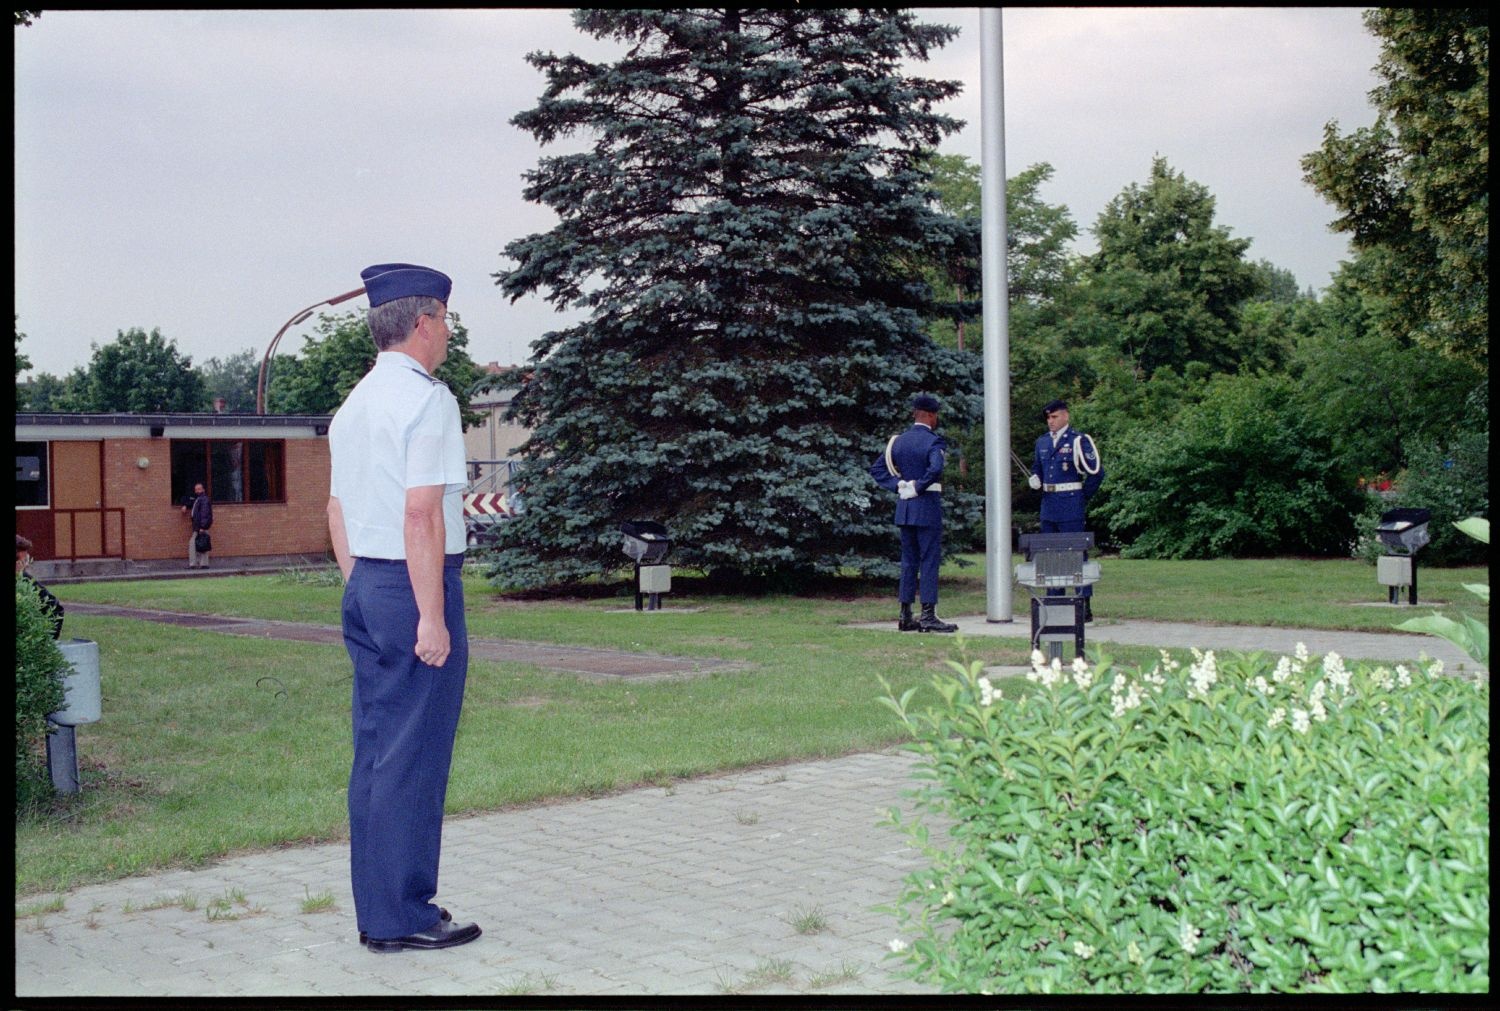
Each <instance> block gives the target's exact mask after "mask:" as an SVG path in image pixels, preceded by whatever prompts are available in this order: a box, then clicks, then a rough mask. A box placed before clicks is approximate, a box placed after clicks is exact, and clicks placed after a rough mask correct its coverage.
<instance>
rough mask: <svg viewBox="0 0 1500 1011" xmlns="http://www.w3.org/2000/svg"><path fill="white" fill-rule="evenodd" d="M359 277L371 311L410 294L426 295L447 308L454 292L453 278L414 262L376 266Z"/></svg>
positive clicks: (361, 273) (364, 271)
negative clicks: (449, 298)
mask: <svg viewBox="0 0 1500 1011" xmlns="http://www.w3.org/2000/svg"><path fill="white" fill-rule="evenodd" d="M359 278H360V280H361V281H364V282H365V294H366V295H368V296H369V298H370V308H372V309H373V308H375V307H376V306H377V305H384V304H385V303H386V302H391V301H394V300H396V299H398V298H406V297H408V296H410V295H426V296H427V297H429V298H435V299H437V300H438V301H439V302H442V303H443V304H444V305H446V304H447V303H448V294H449V292H451V291H452V290H453V279H452V278H451V277H449V276H448V275H447V274H444V273H442V272H441V271H437V270H433V269H432V268H431V267H419V266H417V265H416V264H415V263H377V264H375V265H374V266H371V267H366V268H365V269H364V270H361V271H360V272H359Z"/></svg>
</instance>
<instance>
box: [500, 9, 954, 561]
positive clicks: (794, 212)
mask: <svg viewBox="0 0 1500 1011" xmlns="http://www.w3.org/2000/svg"><path fill="white" fill-rule="evenodd" d="M574 23H575V25H577V27H578V28H579V29H581V30H582V31H584V32H587V33H589V34H590V35H593V36H595V37H599V38H610V39H614V40H617V41H619V42H621V43H623V44H624V45H625V47H626V52H625V54H624V56H623V57H622V58H620V59H619V60H618V61H616V62H612V63H591V62H588V61H586V60H583V59H580V58H578V57H576V56H571V55H568V56H556V55H553V54H539V53H538V54H532V55H531V56H529V57H528V59H529V61H530V62H531V63H532V64H533V65H534V66H536V67H537V68H538V69H540V70H541V71H542V72H543V73H544V74H545V75H546V79H547V86H546V90H545V92H544V93H543V95H542V98H541V100H540V101H539V103H538V104H537V106H536V107H535V108H534V109H531V110H529V111H527V112H523V113H521V114H519V115H518V116H516V117H515V119H514V121H513V122H514V123H515V124H516V125H517V126H519V127H521V128H522V129H524V130H527V131H528V132H530V133H531V134H533V135H534V136H535V137H536V138H537V139H538V140H539V141H541V142H542V143H543V144H548V143H551V142H553V141H555V140H557V139H558V138H560V137H565V136H570V135H581V136H585V137H588V138H590V139H592V141H593V143H592V146H591V147H589V148H588V149H587V150H585V151H582V152H580V153H577V154H564V155H557V156H552V157H544V158H542V159H541V160H540V161H539V163H538V166H537V167H536V169H534V170H533V171H531V172H529V173H528V174H527V177H526V178H527V184H528V185H527V188H526V191H525V194H526V197H527V199H528V200H532V201H537V202H540V203H544V204H546V205H547V206H549V207H551V208H552V209H553V210H554V211H555V212H556V213H557V216H558V218H559V221H558V224H557V226H556V227H555V228H553V229H552V230H551V231H548V232H545V233H542V234H536V235H530V236H527V237H525V238H522V239H518V240H516V241H514V242H512V243H510V244H509V245H508V246H507V247H506V249H505V254H506V255H507V256H508V257H509V258H511V259H512V260H514V261H515V262H516V264H517V265H516V266H515V267H514V268H512V269H508V270H504V271H501V272H500V273H498V274H496V275H495V276H496V278H497V282H498V283H499V285H500V286H501V287H502V289H503V290H504V292H505V293H506V294H507V295H508V296H510V297H511V298H512V300H514V299H516V298H519V297H520V296H522V295H524V294H527V293H531V292H541V293H544V295H545V297H546V298H547V299H548V301H550V302H552V303H554V304H555V305H557V306H558V308H559V309H562V308H566V307H569V306H576V307H586V308H587V309H588V310H589V316H588V318H587V319H586V321H584V322H582V323H580V324H578V325H576V326H573V327H570V328H568V329H564V330H559V331H554V332H551V333H547V334H545V335H544V336H543V337H542V338H540V339H539V340H538V341H537V342H535V343H534V344H533V345H532V347H533V352H534V353H533V357H532V360H531V361H530V362H529V363H528V364H527V366H526V368H525V369H524V370H523V372H524V374H523V375H522V376H521V377H520V383H519V392H518V394H517V395H516V397H515V400H514V403H513V406H512V409H511V414H510V416H511V417H512V418H515V419H519V420H520V421H522V422H523V423H525V424H527V425H528V426H530V427H531V428H532V430H533V431H532V435H531V438H530V440H529V441H528V442H527V443H526V444H525V446H523V447H522V449H521V450H520V455H521V456H522V459H523V463H522V467H521V470H520V472H519V474H518V477H517V481H518V484H519V485H520V487H521V488H523V489H524V492H525V505H526V513H525V515H524V517H522V518H520V519H518V520H517V521H515V522H513V523H510V524H507V527H506V530H505V535H504V538H503V540H502V542H501V545H500V550H499V553H498V555H497V561H496V565H495V568H494V569H493V570H492V575H493V576H494V577H495V578H496V581H497V582H499V583H501V584H503V585H507V586H515V587H525V586H539V585H550V584H557V583H561V582H566V581H570V580H573V579H577V578H580V577H585V576H589V575H593V574H599V573H604V572H608V571H611V570H614V569H617V568H618V567H619V566H620V565H621V564H623V563H624V562H625V558H624V556H623V554H622V553H621V535H620V533H619V525H620V523H621V522H623V521H626V520H638V519H652V520H658V521H660V522H663V523H665V524H666V525H667V527H668V528H669V529H670V530H671V532H672V536H673V541H674V547H673V553H672V560H673V561H674V562H675V563H676V564H679V565H685V566H689V567H696V568H701V569H703V570H706V571H709V572H712V573H715V574H729V575H735V576H741V577H749V578H752V579H771V578H774V579H788V578H795V577H797V576H801V575H805V574H809V573H834V572H838V571H840V570H843V569H846V568H849V569H854V570H856V571H860V572H864V573H867V574H887V573H891V572H893V571H894V561H893V560H894V556H895V554H896V548H895V540H894V536H893V533H892V528H891V525H890V524H891V512H892V504H891V502H890V501H888V496H886V495H885V494H884V493H883V492H881V491H880V490H879V489H878V488H877V487H876V486H875V484H874V482H873V481H871V479H870V477H869V475H868V472H867V468H868V465H869V461H870V460H871V459H873V457H874V454H875V453H877V452H878V451H879V450H880V448H881V447H882V446H883V445H884V443H885V439H886V438H887V437H888V436H889V435H891V434H893V433H894V432H896V431H899V430H900V429H901V428H903V427H905V425H906V424H908V423H909V421H910V414H909V412H908V409H907V405H908V401H909V399H910V397H911V396H912V395H913V394H914V393H916V392H919V391H927V392H931V393H934V394H936V395H938V396H939V397H940V398H941V399H942V400H943V402H944V408H945V409H944V415H943V420H944V422H945V424H946V425H952V426H955V427H957V426H961V425H964V424H966V423H969V422H971V421H972V420H973V419H974V418H975V417H976V416H977V413H978V411H979V410H980V396H979V382H978V362H977V359H976V358H975V357H974V356H973V355H972V354H966V353H963V352H958V351H954V350H948V349H943V348H939V347H937V346H935V345H934V344H933V342H932V341H931V339H930V338H928V337H927V336H926V335H925V334H924V332H923V330H922V323H923V318H924V312H926V311H927V310H928V308H929V306H930V301H931V298H932V294H931V292H930V290H929V289H928V287H927V286H926V285H925V284H924V283H923V282H922V280H921V266H922V264H924V263H926V262H930V259H931V257H933V256H941V255H942V254H943V251H944V250H945V249H948V248H950V247H951V246H952V245H953V244H954V243H956V242H960V241H961V239H962V234H963V228H962V226H961V225H960V224H959V223H958V222H956V221H955V220H954V219H952V218H950V217H948V216H946V215H944V214H942V213H941V212H940V211H938V210H936V209H935V202H934V200H933V194H932V193H931V191H930V187H929V182H930V176H929V170H928V169H927V168H926V167H925V165H926V156H927V155H928V154H929V153H930V152H931V151H932V150H933V149H934V148H935V146H936V145H937V143H938V142H939V140H940V139H941V138H942V137H943V136H944V135H946V134H948V133H950V132H952V131H953V130H955V129H957V127H958V126H959V125H960V124H959V123H958V122H957V121H956V120H953V119H951V118H950V117H947V116H943V115H940V114H938V113H937V112H935V111H934V107H935V106H936V105H937V104H938V103H939V102H941V101H943V100H944V99H947V98H949V97H950V96H952V95H954V94H955V93H956V92H957V91H958V89H959V85H958V84H957V83H956V82H944V81H934V80H926V79H922V78H917V77H912V76H907V75H905V74H904V73H903V71H902V62H903V60H906V59H916V60H925V59H926V58H927V57H928V54H929V52H930V51H931V50H932V49H935V48H937V47H939V46H942V45H943V44H945V43H946V42H947V41H948V40H949V39H951V38H952V37H953V35H954V34H956V29H953V28H949V27H945V26H936V25H924V24H919V23H917V22H916V20H915V19H914V17H913V16H912V15H911V14H909V13H905V12H896V11H884V10H880V11H875V10H859V11H856V10H824V11H806V10H795V9H793V10H781V9H769V10H766V9H718V8H716V9H700V10H646V11H626V10H618V11H616V10H582V11H578V12H576V13H575V14H574ZM948 507H949V513H950V516H952V517H953V518H954V519H953V523H952V524H951V525H950V530H953V528H954V527H958V528H959V529H958V530H955V531H954V533H953V534H950V537H949V544H950V546H951V545H952V544H954V543H955V542H960V541H961V540H962V533H961V528H962V526H963V525H964V523H965V521H967V522H968V523H970V524H973V523H975V522H976V521H977V515H978V503H977V501H976V500H975V499H974V498H973V497H972V496H970V497H966V498H965V499H963V500H960V501H950V502H949V503H948ZM955 535H956V536H955Z"/></svg>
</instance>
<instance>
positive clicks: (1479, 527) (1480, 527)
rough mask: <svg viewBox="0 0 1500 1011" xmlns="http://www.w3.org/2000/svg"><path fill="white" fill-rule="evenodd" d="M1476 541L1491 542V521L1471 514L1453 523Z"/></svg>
mask: <svg viewBox="0 0 1500 1011" xmlns="http://www.w3.org/2000/svg"><path fill="white" fill-rule="evenodd" d="M1453 525H1454V526H1456V527H1458V529H1460V530H1462V531H1463V532H1464V533H1466V534H1468V535H1469V536H1470V537H1472V538H1474V539H1475V540H1476V541H1483V542H1484V543H1485V544H1488V543H1489V542H1490V521H1489V520H1487V519H1484V518H1483V517H1480V516H1470V517H1469V518H1468V519H1463V520H1459V521H1458V522H1457V523H1455V524H1453Z"/></svg>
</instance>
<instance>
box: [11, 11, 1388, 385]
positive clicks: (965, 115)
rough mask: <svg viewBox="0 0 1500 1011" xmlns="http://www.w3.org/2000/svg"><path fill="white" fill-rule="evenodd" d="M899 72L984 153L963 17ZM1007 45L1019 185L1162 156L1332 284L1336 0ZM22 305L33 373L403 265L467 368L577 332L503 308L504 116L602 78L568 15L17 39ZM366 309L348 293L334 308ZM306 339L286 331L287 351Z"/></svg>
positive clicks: (1345, 48) (207, 336) (1117, 15)
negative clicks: (925, 58) (556, 77)
mask: <svg viewBox="0 0 1500 1011" xmlns="http://www.w3.org/2000/svg"><path fill="white" fill-rule="evenodd" d="M920 16H921V17H922V18H923V19H924V20H928V21H934V22H940V23H945V24H951V25H955V26H957V27H959V28H960V29H962V33H961V34H960V35H959V37H958V38H957V39H955V40H954V42H952V43H951V44H950V45H949V46H947V47H946V48H944V49H942V50H939V51H938V53H937V54H936V56H935V58H934V59H933V60H931V61H930V62H929V63H928V64H926V65H925V66H923V67H920V68H918V72H919V73H921V74H923V75H924V76H931V77H941V78H951V79H957V80H960V81H962V82H964V85H965V91H964V94H963V95H962V96H961V97H959V98H958V99H956V100H954V101H953V102H951V103H949V106H948V108H947V109H946V110H945V111H947V112H949V114H951V115H954V116H956V117H958V118H960V119H963V120H965V121H966V122H967V125H966V126H965V128H964V130H963V131H962V132H961V133H958V134H955V135H953V136H952V137H950V138H949V139H948V141H947V142H946V143H945V144H944V145H943V146H942V150H943V151H944V152H946V153H956V154H963V155H967V156H968V157H970V158H972V159H974V160H976V161H977V160H978V159H979V154H980V127H981V124H980V116H979V99H980V94H979V79H980V57H979V38H978V36H979V21H980V17H979V10H978V8H927V9H924V10H922V11H921V14H920ZM1003 25H1004V54H1005V56H1004V60H1005V112H1006V122H1005V144H1006V161H1007V168H1008V170H1009V171H1010V172H1011V173H1015V172H1019V171H1020V170H1022V169H1024V168H1026V167H1028V166H1030V165H1033V164H1036V163H1037V162H1042V161H1045V162H1049V163H1050V164H1051V165H1052V166H1053V167H1054V169H1055V170H1056V174H1055V175H1054V177H1053V179H1052V182H1051V183H1050V184H1048V185H1047V186H1046V187H1044V188H1043V190H1042V197H1043V199H1045V200H1046V201H1047V202H1049V203H1053V204H1064V205H1066V206H1067V207H1068V208H1069V209H1070V210H1071V212H1072V214H1073V218H1074V220H1075V221H1076V222H1077V224H1078V226H1079V230H1080V232H1081V233H1082V235H1081V236H1080V240H1079V243H1078V251H1079V252H1089V251H1091V250H1092V248H1093V242H1092V236H1091V235H1090V234H1089V230H1090V229H1091V227H1092V226H1093V224H1094V222H1095V220H1096V219H1097V217H1098V215H1099V213H1100V211H1101V210H1103V208H1104V205H1105V204H1106V203H1107V202H1108V201H1109V200H1110V199H1112V198H1113V197H1114V196H1116V195H1117V194H1119V193H1120V191H1121V190H1123V189H1124V188H1125V187H1126V186H1128V185H1130V184H1131V183H1139V182H1143V181H1144V180H1145V179H1146V178H1147V177H1148V175H1149V173H1150V168H1151V160H1152V157H1153V156H1154V155H1158V154H1159V155H1161V156H1163V157H1165V158H1166V159H1167V160H1168V162H1169V163H1170V164H1171V166H1172V167H1173V168H1174V169H1176V170H1179V171H1181V172H1183V173H1185V174H1186V175H1187V177H1188V178H1189V179H1191V180H1193V181H1195V182H1199V183H1203V184H1204V185H1206V186H1207V187H1208V188H1209V190H1210V192H1212V193H1213V195H1214V196H1215V197H1216V198H1217V217H1216V221H1217V223H1218V224H1220V225H1223V226H1226V227H1228V228H1229V229H1230V230H1231V233H1232V234H1233V235H1235V236H1237V237H1241V238H1249V239H1251V240H1253V241H1252V245H1251V247H1250V250H1249V253H1248V256H1249V257H1250V258H1251V259H1253V260H1260V259H1265V260H1269V261H1271V262H1272V263H1274V264H1276V265H1277V266H1279V267H1282V268H1285V269H1287V270H1290V271H1292V273H1293V274H1295V275H1296V278H1297V281H1298V284H1299V285H1300V286H1301V287H1303V288H1307V287H1309V286H1311V287H1313V288H1316V289H1322V288H1323V287H1325V286H1326V285H1327V283H1328V280H1329V276H1330V275H1331V274H1332V272H1333V271H1334V270H1336V269H1337V267H1338V263H1339V261H1340V260H1343V259H1347V258H1348V256H1349V250H1348V244H1347V242H1346V241H1345V239H1344V238H1343V237H1342V236H1340V235H1335V234H1334V233H1332V232H1331V231H1329V229H1328V222H1329V221H1330V220H1331V219H1332V218H1333V216H1334V213H1333V210H1332V209H1331V208H1330V207H1329V206H1328V205H1327V204H1326V203H1325V202H1324V201H1323V200H1322V199H1321V198H1319V197H1318V196H1317V194H1316V193H1314V192H1313V190H1312V189H1311V187H1309V186H1308V185H1307V184H1306V183H1304V182H1303V181H1302V170H1301V168H1300V167H1299V164H1298V163H1299V161H1300V159H1301V157H1302V156H1303V155H1304V154H1306V153H1308V152H1309V151H1312V150H1314V149H1315V148H1317V147H1318V146H1319V145H1320V144H1321V142H1322V130H1323V125H1324V124H1325V123H1326V122H1328V121H1329V120H1331V119H1336V120H1338V121H1339V124H1340V127H1341V128H1342V129H1343V130H1344V131H1346V132H1347V131H1349V130H1352V129H1354V128H1356V127H1361V126H1366V125H1368V124H1370V123H1371V122H1373V121H1374V111H1373V109H1372V108H1371V106H1370V104H1369V99H1368V93H1369V91H1370V89H1371V88H1372V87H1374V86H1375V84H1376V78H1375V76H1374V74H1373V72H1372V68H1373V66H1374V65H1375V61H1376V59H1377V56H1378V46H1377V44H1376V42H1375V40H1374V39H1373V38H1372V37H1371V36H1370V35H1369V33H1368V32H1366V31H1365V29H1364V26H1363V24H1362V22H1361V20H1360V11H1359V9H1356V8H1277V9H1269V8H1204V9H1197V8H1176V9H1173V8H1160V7H1153V8H1100V9H1090V8H1023V9H1011V10H1006V11H1005V13H1004V16H1003ZM14 31H15V54H16V64H15V113H16V115H15V165H16V205H15V206H16V214H15V223H16V224H15V227H16V236H15V251H16V312H17V313H18V314H19V317H20V318H19V322H18V326H19V329H20V330H21V331H22V332H23V333H25V334H26V335H27V339H26V340H25V341H24V342H23V343H22V344H21V351H22V353H23V354H25V355H27V356H28V357H29V358H30V359H31V361H32V363H33V366H34V369H33V373H32V374H35V372H51V373H54V374H58V375H62V374H65V373H66V372H68V371H70V370H71V369H72V368H73V367H75V366H78V365H85V364H87V362H88V359H89V354H90V349H89V345H90V343H91V342H93V343H98V344H101V345H102V344H107V343H109V342H110V341H112V340H114V339H115V336H116V334H117V332H118V331H120V330H124V329H128V328H130V327H141V328H143V329H146V330H150V329H151V328H153V327H160V328H161V331H162V333H163V334H164V335H165V336H166V337H168V338H172V339H174V340H176V342H177V346H178V348H179V349H181V351H182V352H183V353H184V354H187V355H190V356H191V357H192V359H193V361H194V362H195V363H198V364H201V363H202V362H204V361H206V360H207V359H209V358H211V357H215V356H219V357H223V356H227V355H230V354H234V353H237V352H240V351H244V350H246V349H254V350H255V352H256V354H257V355H259V354H261V353H262V352H263V351H264V350H265V347H266V345H267V344H268V343H269V341H270V340H271V338H272V337H273V336H274V335H275V333H276V331H277V330H278V329H279V328H280V327H281V325H282V324H283V323H285V322H286V321H287V319H289V318H290V317H291V316H292V315H293V314H295V313H296V312H297V311H298V310H299V309H302V308H303V307H305V306H308V305H310V304H312V303H314V302H317V301H318V300H319V299H325V298H330V297H333V296H335V295H337V294H340V293H342V292H345V291H348V290H350V289H352V288H356V287H358V286H359V271H360V269H361V268H362V267H364V266H366V265H368V264H371V263H377V262H382V261H392V260H403V261H409V262H416V263H424V264H429V265H431V266H434V267H437V268H439V269H441V270H443V271H445V272H447V273H449V274H451V275H452V276H453V279H454V290H453V296H452V299H451V306H450V307H451V308H452V309H453V310H455V311H457V312H458V313H459V314H460V315H461V316H462V318H463V320H464V322H465V324H466V325H467V326H468V327H469V331H470V345H469V352H470V355H471V356H472V357H473V358H474V359H475V360H476V361H479V362H481V363H483V362H487V361H498V362H500V363H502V364H510V363H518V362H521V361H524V360H525V359H526V358H527V357H528V356H529V354H530V344H531V342H532V341H533V340H535V339H536V338H537V337H538V336H540V335H541V334H542V333H543V332H544V331H546V330H550V329H556V328H558V327H559V326H564V325H567V324H568V323H570V322H572V321H573V320H574V319H575V318H576V317H573V316H568V315H559V314H557V313H555V312H554V311H553V310H552V309H551V308H550V307H549V306H548V305H546V304H545V303H544V302H543V301H542V300H541V299H540V298H528V299H523V300H521V301H519V302H517V303H515V304H511V303H510V302H508V301H507V300H506V299H505V298H504V297H503V296H502V295H501V293H500V290H499V289H498V288H497V287H496V286H495V284H494V281H493V278H492V276H491V275H492V274H494V273H495V272H496V271H497V270H500V269H502V268H503V267H504V266H505V265H506V261H505V260H504V259H503V258H502V257H501V255H500V251H501V249H502V248H503V247H504V246H505V245H506V243H508V242H509V241H510V240H512V239H514V238H517V237H519V236H522V235H526V234H530V233H532V232H537V231H544V230H546V229H547V228H549V227H550V226H551V224H552V223H553V220H554V219H553V217H552V214H551V212H550V211H549V210H547V209H546V208H543V207H539V206H537V205H534V204H528V203H526V202H525V201H523V200H522V198H521V188H522V178H521V176H522V173H523V172H525V171H526V170H527V169H530V168H532V167H534V166H535V164H536V161H537V159H538V157H539V156H540V155H542V154H544V153H551V152H552V150H553V149H548V150H546V151H544V150H543V149H541V148H539V147H538V146H537V145H536V144H535V143H534V142H533V140H532V139H531V137H530V136H529V135H528V134H525V133H523V132H521V131H520V130H517V129H516V128H515V127H512V126H511V125H510V123H509V121H510V119H511V117H512V116H514V115H515V114H516V113H517V112H520V111H522V110H524V109H528V108H531V107H532V106H533V105H535V103H536V99H537V97H538V96H539V95H540V93H541V89H542V78H541V75H540V74H539V73H537V72H536V71H535V70H534V69H533V68H532V67H531V66H530V65H529V64H527V63H526V62H525V61H524V59H523V56H524V55H525V54H526V53H527V52H530V51H533V50H537V49H542V50H553V51H556V52H575V53H578V54H580V55H582V56H586V57H590V58H601V59H602V58H609V57H610V56H612V55H613V54H615V53H617V52H619V49H618V47H616V46H615V45H614V44H611V43H605V42H601V41H598V40H595V39H592V38H590V37H587V36H584V35H582V34H581V33H579V32H577V31H576V30H575V29H574V28H573V26H572V23H571V20H570V17H569V14H568V12H567V11H566V10H562V9H506V10H448V11H433V10H424V11H402V10H378V11H358V10H354V11H315V10H307V11H139V12H137V11H124V12H119V11H46V12H45V13H44V14H43V15H42V16H41V17H40V18H39V19H38V20H37V21H36V22H35V23H34V24H32V25H31V26H30V27H23V28H16V29H15V30H14ZM360 304H363V299H359V300H355V301H351V302H349V303H345V305H343V306H340V307H339V308H340V309H344V308H348V307H351V306H354V305H360ZM309 333H311V325H310V324H308V325H304V326H302V327H299V328H294V329H293V330H292V331H290V332H289V333H288V335H287V337H286V338H284V339H283V341H282V344H281V351H282V352H283V353H286V352H296V351H298V350H299V349H300V348H301V346H302V343H303V342H302V337H303V336H304V335H306V334H309Z"/></svg>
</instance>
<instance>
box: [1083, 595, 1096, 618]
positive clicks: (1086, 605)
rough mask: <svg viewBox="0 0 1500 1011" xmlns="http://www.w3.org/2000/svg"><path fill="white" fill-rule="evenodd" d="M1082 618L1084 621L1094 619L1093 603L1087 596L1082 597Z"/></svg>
mask: <svg viewBox="0 0 1500 1011" xmlns="http://www.w3.org/2000/svg"><path fill="white" fill-rule="evenodd" d="M1083 620H1084V621H1085V622H1089V621H1093V620H1094V604H1093V602H1092V601H1091V600H1089V598H1088V597H1084V598H1083Z"/></svg>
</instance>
